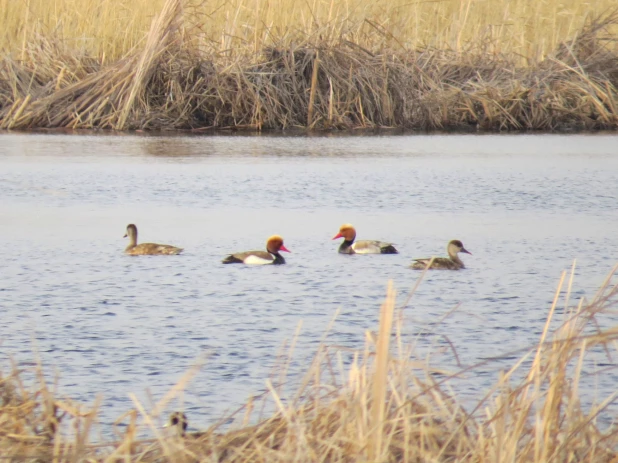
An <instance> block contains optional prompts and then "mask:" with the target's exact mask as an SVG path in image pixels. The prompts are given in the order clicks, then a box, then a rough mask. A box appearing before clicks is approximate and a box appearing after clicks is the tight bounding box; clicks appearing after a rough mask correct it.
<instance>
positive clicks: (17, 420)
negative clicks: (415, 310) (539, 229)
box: [0, 266, 618, 463]
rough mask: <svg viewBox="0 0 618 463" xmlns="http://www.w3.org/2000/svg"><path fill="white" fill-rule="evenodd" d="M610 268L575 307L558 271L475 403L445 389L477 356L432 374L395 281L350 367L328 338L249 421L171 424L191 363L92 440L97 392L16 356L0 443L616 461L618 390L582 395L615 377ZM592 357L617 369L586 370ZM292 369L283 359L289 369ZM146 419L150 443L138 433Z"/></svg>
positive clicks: (16, 448)
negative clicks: (516, 353) (541, 316)
mask: <svg viewBox="0 0 618 463" xmlns="http://www.w3.org/2000/svg"><path fill="white" fill-rule="evenodd" d="M617 268H618V266H617ZM615 271H616V268H614V270H613V271H612V273H611V274H610V275H609V276H608V278H607V280H606V282H605V283H604V284H603V285H602V287H601V288H600V289H599V291H598V293H597V294H596V295H595V297H594V298H593V299H592V300H591V301H589V302H586V301H580V303H579V304H577V305H576V306H572V305H571V304H570V301H569V294H570V291H571V287H572V284H573V273H572V274H571V276H570V278H569V279H568V281H567V278H566V277H567V275H566V273H563V275H562V278H561V280H560V284H559V287H558V290H557V291H556V295H555V299H554V302H553V304H552V306H551V308H550V310H549V313H548V317H547V323H546V326H545V329H544V330H543V332H542V334H541V336H540V339H539V342H538V345H537V346H536V347H533V348H531V349H529V350H527V351H522V352H521V354H522V356H521V358H520V359H519V360H517V361H515V362H513V365H512V367H511V368H510V369H509V370H507V371H503V372H501V373H500V374H499V375H498V377H497V378H495V385H494V387H492V388H491V389H490V390H489V391H487V394H486V395H485V397H484V398H483V399H481V400H480V401H479V402H478V404H477V405H476V406H475V407H472V408H470V407H468V408H467V409H465V408H464V407H462V405H461V404H460V403H459V402H458V400H457V397H455V396H454V395H452V394H449V393H448V392H447V391H448V390H449V389H454V390H456V389H457V388H456V386H455V384H454V383H456V382H457V381H458V378H460V377H465V376H466V375H474V374H475V369H476V368H479V366H476V367H470V368H467V369H465V370H463V371H456V372H453V373H451V374H448V373H446V372H441V373H440V374H439V375H436V374H435V373H436V371H432V370H431V369H430V368H428V367H427V365H426V363H425V362H424V361H416V360H415V356H414V352H415V351H414V347H413V345H412V344H413V343H412V344H410V345H408V344H406V343H405V342H404V340H403V339H402V337H401V336H400V333H401V329H402V320H403V319H404V318H405V304H404V306H403V307H396V297H395V292H394V290H393V289H392V287H390V285H389V288H388V290H387V296H386V299H385V301H384V303H383V304H382V307H381V310H380V326H379V329H378V331H377V339H374V337H373V336H374V335H372V334H371V333H369V332H368V333H367V338H366V345H365V348H364V349H363V350H361V351H358V352H355V353H354V360H353V362H352V363H351V365H349V366H348V367H344V366H343V363H342V361H341V351H340V349H337V348H335V347H334V346H328V345H326V344H323V345H322V346H321V347H320V349H319V350H318V353H317V355H316V357H315V359H314V361H313V363H312V365H311V366H310V367H309V369H308V371H307V372H306V375H305V379H304V380H303V381H302V385H301V387H300V390H299V391H298V392H297V393H296V394H295V395H293V396H292V397H288V398H285V397H283V396H282V395H281V393H280V389H279V388H278V387H275V386H273V384H272V383H271V382H270V381H267V389H268V397H267V399H268V400H270V401H271V402H272V403H273V404H275V412H274V413H273V415H272V416H271V417H269V418H267V419H263V420H261V421H259V422H258V423H257V424H255V425H249V424H248V421H250V418H251V415H252V410H254V409H255V408H258V407H255V404H254V403H253V401H251V402H249V403H248V404H247V405H246V407H244V409H241V410H240V411H239V412H237V414H239V415H242V414H244V418H243V417H242V416H241V417H240V419H238V420H237V424H236V425H235V426H232V428H230V429H223V428H222V427H220V426H219V425H218V424H216V425H213V426H212V427H211V428H210V429H208V430H206V431H204V432H200V433H193V434H188V435H186V436H184V437H181V436H179V435H177V434H174V433H165V432H163V431H162V429H161V428H160V427H159V426H158V425H157V422H158V421H159V420H157V418H158V417H159V415H160V411H161V410H162V409H163V408H164V407H166V406H167V405H168V403H169V402H170V401H171V400H172V399H174V397H175V396H177V395H178V394H179V393H181V391H182V389H183V387H184V386H185V384H186V382H187V381H188V380H190V377H191V376H192V374H193V372H194V371H189V372H188V373H187V374H186V375H185V377H183V378H182V379H181V380H180V381H179V383H178V384H177V385H176V387H175V388H173V389H172V390H171V391H170V392H169V393H168V394H167V395H166V397H164V398H163V399H162V400H161V401H160V402H159V403H158V404H156V406H154V408H153V409H151V410H146V409H145V407H144V406H143V405H142V404H141V403H140V402H139V401H138V400H137V398H136V397H135V395H133V394H131V398H132V399H133V401H134V403H135V408H134V409H133V410H130V411H128V412H127V413H126V414H125V415H124V416H123V417H121V419H122V420H124V422H125V423H126V425H127V426H126V427H125V428H124V431H123V433H122V434H118V440H117V441H116V442H110V443H97V444H94V443H90V442H89V438H88V436H89V433H90V430H91V429H92V425H93V423H94V421H95V419H96V413H97V408H98V406H99V405H100V401H99V400H98V399H97V400H95V401H94V403H93V404H92V405H91V406H83V405H81V406H80V405H79V404H75V403H72V402H70V401H67V400H61V399H59V398H58V397H57V396H56V395H55V394H54V393H53V392H52V390H51V388H50V387H49V386H48V385H47V384H46V383H45V380H44V379H43V375H42V374H41V373H40V372H41V368H40V366H39V367H38V368H35V369H34V371H35V373H36V377H37V378H38V380H37V381H34V382H35V383H37V384H38V386H36V387H35V388H34V390H33V389H30V388H28V387H26V386H24V383H23V381H22V376H23V375H24V372H23V371H21V372H20V371H19V370H18V369H17V368H16V367H15V366H13V369H12V371H11V372H10V373H9V374H8V375H6V376H3V377H1V378H0V399H1V402H0V450H1V451H2V455H3V456H5V457H7V458H11V459H12V460H11V461H29V460H32V459H36V460H37V461H57V462H67V463H69V462H70V463H72V462H78V461H90V462H94V461H96V462H99V461H100V462H143V463H151V462H172V461H173V462H197V461H201V462H243V463H250V462H251V463H253V462H315V461H320V462H327V463H330V462H362V461H371V462H379V461H382V462H513V463H519V462H522V463H523V462H531V463H553V462H555V463H564V462H590V463H593V462H594V463H599V462H607V463H611V462H616V461H617V460H618V427H616V426H615V424H616V423H614V426H612V427H609V428H607V427H605V428H603V427H600V426H598V425H597V418H598V416H599V415H600V414H603V413H607V407H608V406H610V405H611V406H613V407H614V409H615V406H616V397H617V396H618V393H616V392H614V393H610V394H609V395H608V396H607V397H597V398H596V399H597V400H596V401H595V402H594V403H593V404H592V405H584V404H583V403H582V399H581V395H580V388H581V387H582V386H583V385H584V384H590V383H591V382H594V380H592V381H591V377H594V378H595V379H596V380H598V381H607V380H608V379H610V380H611V378H612V377H614V376H612V375H615V367H616V363H615V361H614V360H613V356H614V355H615V352H614V351H615V349H616V345H617V342H618V325H616V323H615V320H616V310H615V309H616V303H617V302H618V284H617V283H612V278H613V276H614V272H615ZM614 280H615V278H614ZM561 294H562V295H563V296H564V299H562V298H561ZM394 320H395V322H393V321H394ZM559 320H562V321H559ZM612 320H613V322H612V323H608V322H610V321H612ZM550 326H554V329H550ZM391 344H392V347H391ZM591 356H592V357H594V358H595V359H596V360H597V361H598V360H599V359H601V360H602V361H604V362H605V364H606V365H612V366H613V368H607V367H604V368H596V369H595V368H592V370H594V371H592V370H591V366H590V365H591V364H594V361H591V358H590V357H591ZM601 357H603V358H601ZM480 367H482V365H480ZM285 369H286V363H285V362H284V364H283V365H282V370H283V376H285ZM584 379H585V381H584V382H583V383H581V382H580V381H581V380H584ZM451 386H455V387H452V388H451ZM59 424H62V425H64V428H62V426H59ZM61 429H64V431H61ZM143 429H150V430H151V431H152V433H153V435H154V436H155V437H154V439H150V440H140V439H137V438H136V435H137V434H138V433H139V432H140V430H143Z"/></svg>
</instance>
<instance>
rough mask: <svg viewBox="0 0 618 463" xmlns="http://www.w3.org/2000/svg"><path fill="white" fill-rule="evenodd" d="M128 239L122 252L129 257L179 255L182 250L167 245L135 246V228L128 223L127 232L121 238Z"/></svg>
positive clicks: (145, 244) (143, 244) (149, 244)
mask: <svg viewBox="0 0 618 463" xmlns="http://www.w3.org/2000/svg"><path fill="white" fill-rule="evenodd" d="M127 236H128V237H129V240H130V242H129V245H128V246H127V247H126V249H125V250H124V252H125V254H129V255H131V256H160V255H165V256H171V255H176V254H180V253H181V252H182V251H183V248H177V247H176V246H170V245H169V244H155V243H142V244H137V227H136V226H135V225H134V224H132V223H130V224H129V225H127V232H126V233H125V235H124V237H123V238H126V237H127Z"/></svg>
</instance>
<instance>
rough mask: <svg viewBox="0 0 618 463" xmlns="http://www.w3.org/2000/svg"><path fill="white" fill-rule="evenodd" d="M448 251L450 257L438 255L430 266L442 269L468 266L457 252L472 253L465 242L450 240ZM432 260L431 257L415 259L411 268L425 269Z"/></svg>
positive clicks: (456, 268)
mask: <svg viewBox="0 0 618 463" xmlns="http://www.w3.org/2000/svg"><path fill="white" fill-rule="evenodd" d="M446 252H447V253H448V257H436V258H435V259H434V260H433V262H431V266H430V267H429V268H432V269H440V270H459V269H462V268H466V266H465V265H464V263H463V261H462V260H461V259H460V258H459V256H458V255H457V254H458V253H460V252H464V253H466V254H470V255H472V253H471V252H470V251H468V250H467V249H466V248H464V245H463V243H462V242H461V241H459V240H452V241H449V243H448V246H447V247H446ZM430 261H431V258H427V259H414V261H413V262H412V265H410V268H413V269H415V270H425V268H426V267H427V265H428V264H429V262H430Z"/></svg>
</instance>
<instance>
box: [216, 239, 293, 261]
mask: <svg viewBox="0 0 618 463" xmlns="http://www.w3.org/2000/svg"><path fill="white" fill-rule="evenodd" d="M280 251H284V252H292V251H290V250H289V249H287V248H286V247H285V246H284V245H283V238H282V237H281V236H279V235H272V236H271V237H270V238H268V240H267V241H266V251H245V252H237V253H234V254H230V255H229V256H227V257H226V258H225V259H223V260H222V262H223V263H224V264H246V265H265V264H272V265H281V264H285V259H284V258H283V256H282V255H281V254H279V252H280Z"/></svg>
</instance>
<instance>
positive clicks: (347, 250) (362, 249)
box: [333, 223, 398, 254]
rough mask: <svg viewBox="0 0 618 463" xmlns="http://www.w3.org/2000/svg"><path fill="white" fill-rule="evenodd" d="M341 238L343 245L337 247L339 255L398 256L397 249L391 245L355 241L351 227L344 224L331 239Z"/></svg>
mask: <svg viewBox="0 0 618 463" xmlns="http://www.w3.org/2000/svg"><path fill="white" fill-rule="evenodd" d="M339 238H343V243H341V246H339V253H340V254H398V251H397V249H395V246H393V245H392V244H391V243H385V242H384V241H377V240H360V241H355V239H356V230H355V229H354V227H353V226H352V225H350V224H349V223H346V224H344V225H342V226H341V228H339V233H337V234H336V235H335V236H334V237H333V239H334V240H336V239H339Z"/></svg>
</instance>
